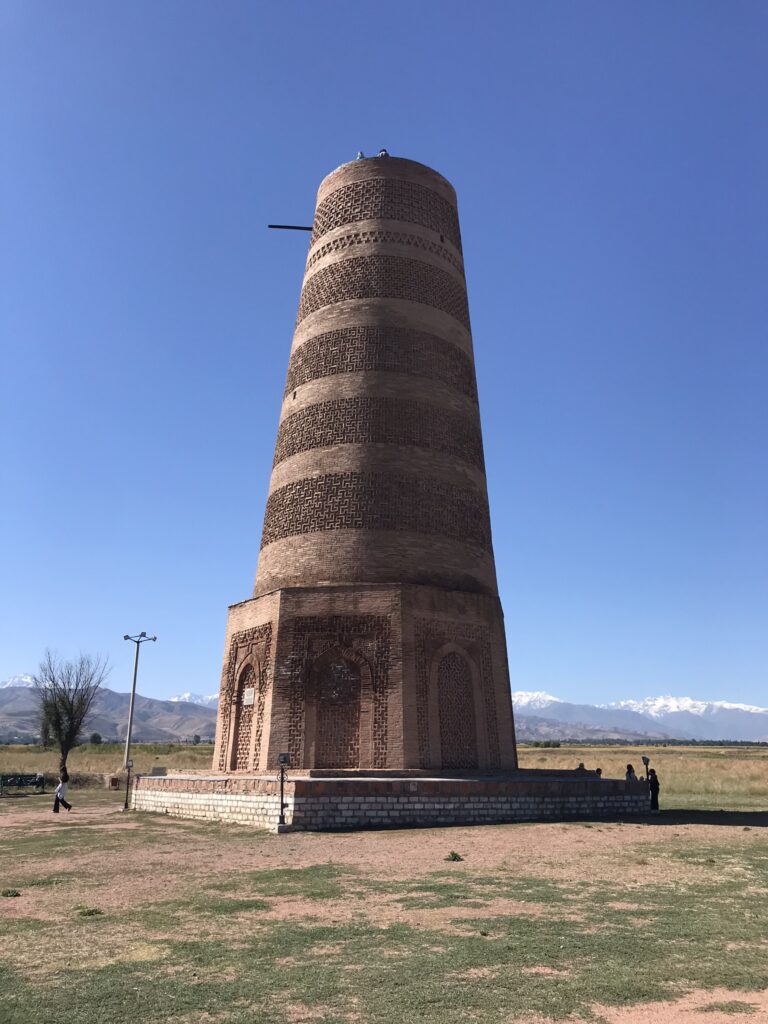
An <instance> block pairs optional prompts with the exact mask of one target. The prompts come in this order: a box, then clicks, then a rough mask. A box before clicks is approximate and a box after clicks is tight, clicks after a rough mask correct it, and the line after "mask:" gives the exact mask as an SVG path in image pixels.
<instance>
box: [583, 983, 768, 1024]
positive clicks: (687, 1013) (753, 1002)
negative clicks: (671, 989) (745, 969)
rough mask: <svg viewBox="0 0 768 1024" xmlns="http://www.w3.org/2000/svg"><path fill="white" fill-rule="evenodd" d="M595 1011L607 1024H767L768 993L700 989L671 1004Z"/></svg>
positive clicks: (605, 1008) (597, 1007)
mask: <svg viewBox="0 0 768 1024" xmlns="http://www.w3.org/2000/svg"><path fill="white" fill-rule="evenodd" d="M593 1010H594V1012H595V1013H596V1014H597V1015H598V1016H599V1017H601V1018H602V1019H603V1020H604V1021H606V1022H607V1024H734V1021H738V1020H742V1019H743V1020H745V1021H750V1022H754V1024H758V1022H759V1024H765V1022H766V1021H768V991H766V992H733V991H730V990H729V989H723V988H717V989H710V990H709V991H705V990H697V991H695V992H691V993H689V994H688V995H686V996H683V997H682V998H681V999H676V1000H674V1001H670V1002H661V1003H640V1004H638V1005H637V1006H627V1007H623V1008H621V1009H617V1008H615V1007H610V1006H595V1007H593Z"/></svg>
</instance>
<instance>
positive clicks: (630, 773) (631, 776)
mask: <svg viewBox="0 0 768 1024" xmlns="http://www.w3.org/2000/svg"><path fill="white" fill-rule="evenodd" d="M624 778H625V779H626V780H627V782H637V776H636V775H635V769H634V768H633V767H632V765H631V764H628V765H627V774H626V775H625V776H624Z"/></svg>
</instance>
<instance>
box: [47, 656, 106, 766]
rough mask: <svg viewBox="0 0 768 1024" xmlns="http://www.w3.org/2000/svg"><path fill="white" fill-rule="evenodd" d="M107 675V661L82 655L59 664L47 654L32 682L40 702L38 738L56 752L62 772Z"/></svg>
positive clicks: (57, 660)
mask: <svg viewBox="0 0 768 1024" xmlns="http://www.w3.org/2000/svg"><path fill="white" fill-rule="evenodd" d="M109 673H110V667H109V663H108V662H107V659H106V658H102V657H100V656H97V657H95V658H94V657H92V656H91V655H90V654H81V655H80V656H79V657H78V659H77V661H62V660H61V659H60V658H59V657H58V656H57V655H56V654H54V653H53V652H52V651H46V652H45V657H44V658H43V660H42V661H41V662H40V667H39V668H38V670H37V674H36V675H34V676H33V677H32V678H33V679H34V682H35V689H36V690H37V696H38V698H39V700H40V736H41V739H42V741H43V743H44V744H45V743H46V742H50V741H51V740H52V741H53V743H55V745H56V746H58V748H59V768H60V769H61V768H65V767H66V764H67V757H68V756H69V752H70V750H72V748H73V747H74V746H76V745H77V739H78V736H79V735H80V733H81V731H82V729H83V726H84V725H85V721H86V719H87V718H88V714H89V712H90V710H91V706H92V705H93V702H94V700H95V698H96V694H97V693H98V690H99V687H100V686H101V684H102V683H103V682H104V680H105V679H106V678H107V676H108V675H109Z"/></svg>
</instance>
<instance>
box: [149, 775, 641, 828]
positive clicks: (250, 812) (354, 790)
mask: <svg viewBox="0 0 768 1024" xmlns="http://www.w3.org/2000/svg"><path fill="white" fill-rule="evenodd" d="M285 798H286V805H287V806H286V823H287V824H288V825H289V826H290V827H292V828H293V829H307V830H310V831H320V830H326V829H339V828H343V829H348V828H353V829H366V828H403V827H409V826H415V827H424V826H430V825H432V826H441V825H475V824H478V825H479V824H489V823H493V822H511V821H537V820H550V821H552V820H554V821H562V820H569V819H579V818H582V819H584V818H589V819H594V818H616V817H618V818H623V817H627V816H633V815H643V814H647V813H648V803H649V801H648V791H647V788H646V786H645V784H644V783H635V784H630V783H625V782H623V781H619V780H614V779H604V780H600V781H598V780H596V779H595V778H594V776H591V775H590V776H588V777H587V778H580V777H579V776H578V775H577V773H570V775H569V776H566V775H565V774H564V775H561V776H559V777H554V778H553V777H543V778H536V776H535V773H521V774H520V777H519V778H518V779H515V778H510V777H508V778H505V779H487V780H486V779H482V778H475V779H462V780H451V779H429V778H410V779H406V778H404V779H385V778H376V777H369V778H357V779H355V778H346V779H329V780H327V781H320V780H315V779H307V778H295V779H291V778H289V780H288V781H287V783H286V789H285ZM279 803H280V798H279V786H278V783H277V782H276V780H275V778H274V776H273V777H271V778H256V777H240V778H238V777H232V776H230V777H228V778H221V777H219V778H217V777H210V778H201V777H199V776H168V777H166V778H160V779H158V778H153V777H150V776H140V777H139V778H138V779H137V780H136V783H135V788H134V791H133V795H132V806H133V807H134V809H136V810H143V811H155V812H158V813H167V814H173V815H178V816H180V817H186V818H207V819H212V820H219V821H231V822H237V823H240V824H246V825H252V826H254V827H255V828H264V829H270V830H275V829H276V827H277V818H278V814H279Z"/></svg>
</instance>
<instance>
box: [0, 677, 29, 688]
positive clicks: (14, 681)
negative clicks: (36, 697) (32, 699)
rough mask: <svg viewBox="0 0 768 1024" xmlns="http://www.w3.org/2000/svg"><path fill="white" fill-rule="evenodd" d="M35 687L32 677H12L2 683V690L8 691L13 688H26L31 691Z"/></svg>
mask: <svg viewBox="0 0 768 1024" xmlns="http://www.w3.org/2000/svg"><path fill="white" fill-rule="evenodd" d="M34 685H35V681H34V679H33V678H32V676H23V675H22V676H11V678H10V679H6V680H5V682H4V683H0V690H7V689H9V688H10V687H11V686H25V687H29V688H30V689H31V688H32V687H33V686H34Z"/></svg>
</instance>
